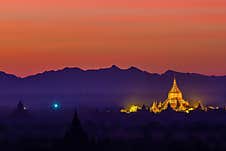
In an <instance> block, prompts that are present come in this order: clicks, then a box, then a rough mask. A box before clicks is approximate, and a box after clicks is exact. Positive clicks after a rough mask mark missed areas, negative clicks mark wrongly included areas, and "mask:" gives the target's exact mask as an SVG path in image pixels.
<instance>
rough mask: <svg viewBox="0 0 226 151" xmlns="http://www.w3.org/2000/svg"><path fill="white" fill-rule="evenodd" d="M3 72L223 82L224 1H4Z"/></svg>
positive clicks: (0, 5)
mask: <svg viewBox="0 0 226 151" xmlns="http://www.w3.org/2000/svg"><path fill="white" fill-rule="evenodd" d="M0 35H1V36H0V70H3V71H6V72H9V73H13V74H16V75H18V76H26V75H29V74H34V73H37V72H41V71H44V70H49V69H58V68H63V67H65V66H69V67H72V66H76V67H81V68H84V69H86V68H99V67H106V66H111V65H112V64H116V65H119V66H121V67H122V68H127V67H129V66H137V67H139V68H142V69H144V70H147V71H150V72H159V73H162V72H164V71H165V70H167V69H172V70H177V71H183V72H198V73H203V74H208V75H212V74H215V75H223V74H225V75H226V70H225V69H226V0H1V2H0Z"/></svg>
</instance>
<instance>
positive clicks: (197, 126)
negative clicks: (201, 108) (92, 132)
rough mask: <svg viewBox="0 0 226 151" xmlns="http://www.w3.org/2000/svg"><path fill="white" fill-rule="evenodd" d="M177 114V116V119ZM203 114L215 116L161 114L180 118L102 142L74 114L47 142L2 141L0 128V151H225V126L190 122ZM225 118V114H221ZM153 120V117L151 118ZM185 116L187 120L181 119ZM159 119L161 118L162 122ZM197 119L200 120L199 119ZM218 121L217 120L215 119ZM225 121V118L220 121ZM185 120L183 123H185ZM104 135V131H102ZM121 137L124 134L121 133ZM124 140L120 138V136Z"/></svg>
mask: <svg viewBox="0 0 226 151" xmlns="http://www.w3.org/2000/svg"><path fill="white" fill-rule="evenodd" d="M176 114H178V115H176ZM203 114H206V115H205V116H209V118H211V116H210V114H213V115H215V113H194V114H191V115H190V114H189V115H180V113H162V115H157V116H159V117H161V116H162V117H163V116H166V115H168V117H172V116H175V117H176V116H178V117H179V116H180V120H178V118H177V119H176V120H174V121H171V122H169V121H167V122H165V121H164V122H159V121H158V120H153V122H150V123H149V124H147V125H142V126H140V127H139V131H140V132H141V133H142V135H140V136H139V137H136V138H125V137H121V138H120V137H118V138H117V139H116V138H103V139H98V138H95V137H92V136H89V134H88V133H87V132H86V131H85V130H84V128H83V126H82V124H81V122H80V119H79V117H78V114H77V111H75V113H74V117H73V120H72V122H71V125H70V127H68V129H67V131H66V133H65V135H64V137H63V138H56V139H49V138H48V136H47V137H46V139H34V138H33V139H31V137H30V135H32V134H26V135H27V138H23V139H19V140H18V139H17V140H10V141H9V140H7V138H3V137H2V135H1V134H2V133H4V131H5V130H7V127H5V126H4V125H3V124H1V125H0V150H1V151H80V150H81V151H86V150H97V151H116V150H117V151H147V150H150V151H151V150H153V151H155V150H158V151H168V150H169V151H170V150H173V151H181V150H183V151H191V150H192V151H196V150H197V151H200V150H205V151H218V150H219V151H221V150H222V151H225V150H226V143H225V141H226V124H225V123H215V122H214V121H212V120H208V121H205V122H203V121H202V122H200V121H201V120H200V121H199V120H193V121H192V120H190V118H192V117H191V116H194V117H198V115H199V116H202V115H203ZM221 114H222V116H224V113H221ZM145 115H150V113H135V114H133V115H122V116H125V117H126V118H130V119H131V118H134V117H137V116H138V117H139V116H141V117H142V116H145ZM153 116H154V115H153ZM185 116H187V117H186V118H184V117H185ZM162 117H161V118H162ZM199 118H200V117H199ZM216 118H217V117H216ZM223 118H224V117H223ZM185 120H186V121H185ZM103 129H104V127H103ZM103 131H104V130H103ZM122 133H123V131H122ZM122 136H123V135H122Z"/></svg>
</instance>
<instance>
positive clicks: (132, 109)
mask: <svg viewBox="0 0 226 151" xmlns="http://www.w3.org/2000/svg"><path fill="white" fill-rule="evenodd" d="M139 110H141V107H140V106H138V105H131V106H129V107H128V109H121V110H120V112H122V113H134V112H137V111H139Z"/></svg>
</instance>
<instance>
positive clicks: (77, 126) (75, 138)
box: [64, 110, 88, 150]
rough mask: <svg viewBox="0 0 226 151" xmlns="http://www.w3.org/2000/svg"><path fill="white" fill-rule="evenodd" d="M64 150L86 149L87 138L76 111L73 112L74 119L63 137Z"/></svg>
mask: <svg viewBox="0 0 226 151" xmlns="http://www.w3.org/2000/svg"><path fill="white" fill-rule="evenodd" d="M64 141H65V145H66V148H69V149H75V148H76V149H77V150H83V149H84V148H87V144H88V136H87V135H86V133H85V132H84V130H83V128H82V126H81V123H80V120H79V118H78V114H77V111H76V110H75V113H74V117H73V120H72V123H71V126H70V129H69V130H68V131H67V133H66V135H65V137H64Z"/></svg>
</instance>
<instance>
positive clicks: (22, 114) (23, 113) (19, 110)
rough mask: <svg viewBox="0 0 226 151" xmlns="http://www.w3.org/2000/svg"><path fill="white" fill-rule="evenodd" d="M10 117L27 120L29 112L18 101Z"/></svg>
mask: <svg viewBox="0 0 226 151" xmlns="http://www.w3.org/2000/svg"><path fill="white" fill-rule="evenodd" d="M12 117H14V118H27V117H29V112H28V110H27V108H26V107H25V106H24V104H23V103H22V101H19V103H18V104H17V107H16V109H15V110H14V111H13V113H12Z"/></svg>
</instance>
